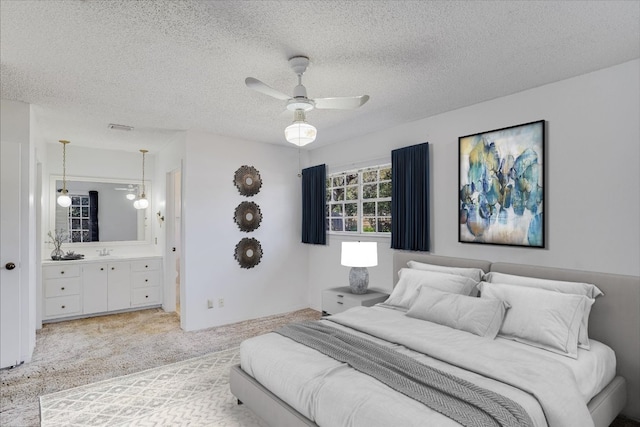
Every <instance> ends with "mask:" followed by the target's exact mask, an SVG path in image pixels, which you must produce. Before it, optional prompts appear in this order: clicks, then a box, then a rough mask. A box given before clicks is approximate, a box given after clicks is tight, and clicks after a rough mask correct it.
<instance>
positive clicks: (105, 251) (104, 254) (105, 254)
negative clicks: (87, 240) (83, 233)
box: [96, 248, 113, 256]
mask: <svg viewBox="0 0 640 427" xmlns="http://www.w3.org/2000/svg"><path fill="white" fill-rule="evenodd" d="M112 250H113V249H107V248H102V250H100V249H98V250H96V252H98V255H100V256H108V255H109V253H111V251H112Z"/></svg>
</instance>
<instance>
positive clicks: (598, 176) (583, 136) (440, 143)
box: [308, 60, 640, 309]
mask: <svg viewBox="0 0 640 427" xmlns="http://www.w3.org/2000/svg"><path fill="white" fill-rule="evenodd" d="M639 75H640V61H638V60H635V61H631V62H628V63H624V64H621V65H619V66H615V67H611V68H607V69H604V70H600V71H597V72H593V73H590V74H586V75H583V76H579V77H575V78H571V79H568V80H564V81H561V82H557V83H553V84H549V85H546V86H542V87H539V88H536V89H532V90H528V91H525V92H521V93H517V94H514V95H511V96H507V97H503V98H498V99H495V100H492V101H488V102H483V103H480V104H477V105H472V106H469V107H466V108H462V109H459V110H455V111H451V112H448V113H444V114H440V115H437V116H433V117H429V118H425V119H423V120H419V121H416V122H412V123H408V124H406V125H402V126H398V127H395V128H392V129H387V130H385V131H382V132H377V133H373V134H369V135H364V136H362V137H359V138H355V139H353V140H349V141H346V142H343V143H340V144H335V145H331V146H327V147H321V148H318V149H316V150H313V151H312V152H311V154H310V164H312V165H315V164H320V163H327V165H328V166H329V167H330V168H332V169H333V166H334V165H345V164H347V163H348V162H358V161H359V159H361V158H362V157H363V156H362V154H361V153H367V155H366V156H367V157H368V158H377V157H385V156H386V158H390V152H391V150H393V149H395V148H399V147H403V146H407V145H413V144H419V143H422V142H429V144H430V163H431V170H430V179H431V195H430V204H431V224H430V229H431V252H432V253H435V254H438V255H449V256H460V257H468V258H476V259H485V260H489V261H505V262H516V263H527V264H534V265H543V266H552V267H562V268H571V269H585V270H591V271H600V272H607V273H620V274H629V275H639V274H640V262H639V260H640V221H638V218H640V167H639V161H640V125H639V117H640V87H639V84H640V79H639V78H638V76H639ZM371 102H375V99H372V100H371ZM365 108H366V106H365ZM535 120H546V125H547V140H546V144H547V145H546V148H545V150H546V168H547V169H546V172H547V175H546V181H545V191H546V192H547V199H546V205H545V208H546V221H547V224H546V226H547V236H546V242H547V244H546V246H547V247H546V249H528V248H520V247H507V246H504V247H503V246H491V245H477V244H463V243H458V234H457V233H458V228H457V227H458V224H457V221H458V211H457V209H458V190H457V186H458V137H459V136H464V135H469V134H473V133H478V132H483V131H489V130H492V129H498V128H502V127H507V126H512V125H517V124H521V123H527V122H531V121H535ZM341 241H342V239H340V238H337V237H336V236H331V237H330V238H329V245H328V246H327V247H313V248H311V249H310V250H309V259H310V260H312V262H310V268H309V274H308V280H309V300H310V303H311V306H312V307H314V308H316V309H319V308H320V294H321V290H322V289H325V288H329V287H334V286H344V285H345V284H346V283H347V275H348V269H347V268H346V267H341V266H340V262H339V260H340V242H341ZM388 247H389V239H386V240H383V241H382V242H381V243H380V244H379V265H378V266H377V267H372V268H369V273H370V287H372V288H379V289H385V290H387V291H389V290H391V283H392V282H391V280H392V275H393V272H392V259H391V258H392V253H393V251H392V250H390V249H388Z"/></svg>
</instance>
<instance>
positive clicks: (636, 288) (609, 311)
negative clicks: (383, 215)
mask: <svg viewBox="0 0 640 427" xmlns="http://www.w3.org/2000/svg"><path fill="white" fill-rule="evenodd" d="M410 260H415V261H420V262H426V263H430V264H437V265H446V266H451V267H474V268H482V269H483V270H484V271H485V272H489V271H496V272H500V273H507V274H516V275H519V276H529V277H538V278H541V279H554V280H565V281H572V282H583V283H592V284H594V285H596V286H598V288H600V289H601V290H602V292H604V296H601V297H599V298H598V299H597V300H596V303H595V304H594V305H593V308H592V309H591V315H590V316H589V336H590V337H592V338H593V339H595V340H597V341H600V342H603V343H605V344H607V345H608V346H609V347H611V348H612V349H613V350H614V351H615V352H616V358H617V371H618V375H620V376H622V377H624V378H625V380H626V381H627V396H628V397H627V406H626V407H625V408H624V410H623V414H625V415H627V416H629V417H632V418H637V419H640V404H639V402H640V277H638V276H624V275H619V274H608V273H596V272H589V271H579V270H569V269H562V268H551V267H540V266H533V265H525V264H510V263H504V262H494V263H491V262H489V261H479V260H473V259H466V258H455V257H445V256H438V255H431V254H426V253H423V252H405V251H395V252H394V256H393V267H394V273H393V274H394V276H393V283H394V285H395V284H396V282H397V280H398V276H397V271H398V270H399V269H400V268H403V267H406V265H407V261H410Z"/></svg>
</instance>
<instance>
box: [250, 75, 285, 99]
mask: <svg viewBox="0 0 640 427" xmlns="http://www.w3.org/2000/svg"><path fill="white" fill-rule="evenodd" d="M244 83H245V84H246V85H247V87H248V88H249V89H253V90H256V91H258V92H260V93H264V94H265V95H269V96H272V97H274V98H277V99H282V100H283V101H286V100H288V99H290V98H291V97H290V96H289V95H285V94H284V93H282V92H280V91H278V90H275V89H274V88H272V87H271V86H269V85H267V84H265V83H262V82H261V81H260V80H258V79H254V78H253V77H247V78H246V79H245V80H244Z"/></svg>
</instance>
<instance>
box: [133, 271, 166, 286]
mask: <svg viewBox="0 0 640 427" xmlns="http://www.w3.org/2000/svg"><path fill="white" fill-rule="evenodd" d="M159 285H160V271H159V270H155V271H136V272H134V273H131V286H132V287H133V288H147V287H149V286H159Z"/></svg>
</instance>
